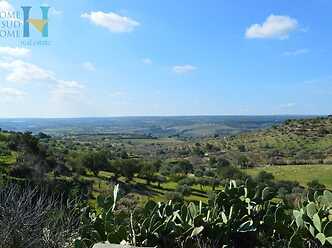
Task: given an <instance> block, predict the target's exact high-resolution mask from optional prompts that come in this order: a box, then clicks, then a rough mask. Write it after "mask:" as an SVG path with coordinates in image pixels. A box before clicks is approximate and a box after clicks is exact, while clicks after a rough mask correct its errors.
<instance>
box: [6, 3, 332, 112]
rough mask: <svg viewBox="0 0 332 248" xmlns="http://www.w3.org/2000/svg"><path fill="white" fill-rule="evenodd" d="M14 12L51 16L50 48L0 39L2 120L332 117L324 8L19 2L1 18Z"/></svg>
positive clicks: (331, 64) (330, 36)
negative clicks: (25, 9)
mask: <svg viewBox="0 0 332 248" xmlns="http://www.w3.org/2000/svg"><path fill="white" fill-rule="evenodd" d="M22 5H30V6H32V10H31V16H32V17H33V18H40V16H41V12H40V9H39V7H40V6H41V5H49V6H50V7H51V9H50V17H49V38H48V41H49V42H50V45H49V46H44V47H43V46H22V44H21V43H20V42H21V41H22V39H17V38H16V39H13V38H4V37H0V117H77V116H128V115H201V114H224V115H227V114H234V115H242V114H259V115H264V114H330V113H331V112H332V109H331V106H332V71H331V68H332V60H331V57H332V51H331V50H332V49H331V48H332V28H331V24H332V14H331V13H332V2H331V1H330V0H308V1H303V0H292V1H289V0H279V1H275V0H265V1H261V0H239V1H228V0H204V1H203V0H197V1H196V0H195V1H194V0H181V1H179V0H167V1H164V0H140V1H134V0H89V1H88V0H84V1H83V0H75V1H68V0H57V1H55V0H53V1H51V0H49V1H46V0H45V1H25V0H24V1H9V2H7V1H1V2H0V11H2V12H3V11H12V10H18V11H20V10H21V9H20V7H21V6H22ZM5 19H6V18H4V16H2V18H1V20H0V21H1V23H0V24H1V25H0V32H3V31H1V30H3V29H4V27H3V21H4V20H5ZM40 37H41V36H40V34H39V33H38V32H36V31H35V30H34V29H33V27H31V39H33V40H38V39H41V38H40Z"/></svg>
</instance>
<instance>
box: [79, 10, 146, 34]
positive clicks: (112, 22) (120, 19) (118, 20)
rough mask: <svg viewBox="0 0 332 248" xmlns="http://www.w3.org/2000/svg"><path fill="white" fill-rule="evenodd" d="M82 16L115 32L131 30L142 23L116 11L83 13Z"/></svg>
mask: <svg viewBox="0 0 332 248" xmlns="http://www.w3.org/2000/svg"><path fill="white" fill-rule="evenodd" d="M81 17H82V18H87V19H88V20H90V21H91V22H92V23H94V24H95V25H97V26H101V27H104V28H107V29H108V30H109V31H111V32H114V33H124V32H131V31H133V30H134V29H135V28H136V27H138V26H139V25H140V23H139V22H137V21H135V20H133V19H131V18H129V17H127V16H121V15H118V14H116V13H114V12H109V13H105V12H102V11H97V12H93V11H92V12H90V13H83V14H82V15H81Z"/></svg>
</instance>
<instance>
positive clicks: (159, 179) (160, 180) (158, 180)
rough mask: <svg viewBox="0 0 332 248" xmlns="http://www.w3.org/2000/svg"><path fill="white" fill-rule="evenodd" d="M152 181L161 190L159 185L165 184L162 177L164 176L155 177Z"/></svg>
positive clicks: (164, 179)
mask: <svg viewBox="0 0 332 248" xmlns="http://www.w3.org/2000/svg"><path fill="white" fill-rule="evenodd" d="M154 180H155V181H156V182H157V183H158V188H161V185H160V184H162V183H164V182H166V177H164V176H157V177H155V179H154Z"/></svg>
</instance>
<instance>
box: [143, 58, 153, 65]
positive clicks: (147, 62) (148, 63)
mask: <svg viewBox="0 0 332 248" xmlns="http://www.w3.org/2000/svg"><path fill="white" fill-rule="evenodd" d="M142 62H143V63H144V64H146V65H150V64H152V60H151V59H149V58H144V59H142Z"/></svg>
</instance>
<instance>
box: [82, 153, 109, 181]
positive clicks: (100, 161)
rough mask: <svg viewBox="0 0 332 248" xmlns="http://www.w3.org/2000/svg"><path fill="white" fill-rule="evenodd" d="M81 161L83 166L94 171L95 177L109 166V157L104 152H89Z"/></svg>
mask: <svg viewBox="0 0 332 248" xmlns="http://www.w3.org/2000/svg"><path fill="white" fill-rule="evenodd" d="M81 161H82V165H83V166H84V167H85V168H87V169H89V170H90V171H92V173H93V174H94V175H95V176H97V175H98V173H99V171H101V170H103V169H105V168H107V166H108V160H107V156H106V154H105V152H103V151H99V152H88V153H86V154H84V155H83V157H82V159H81Z"/></svg>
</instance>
